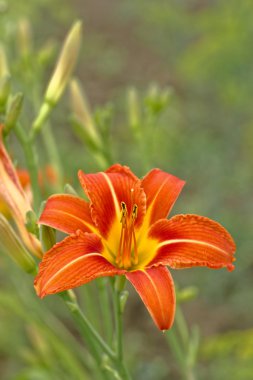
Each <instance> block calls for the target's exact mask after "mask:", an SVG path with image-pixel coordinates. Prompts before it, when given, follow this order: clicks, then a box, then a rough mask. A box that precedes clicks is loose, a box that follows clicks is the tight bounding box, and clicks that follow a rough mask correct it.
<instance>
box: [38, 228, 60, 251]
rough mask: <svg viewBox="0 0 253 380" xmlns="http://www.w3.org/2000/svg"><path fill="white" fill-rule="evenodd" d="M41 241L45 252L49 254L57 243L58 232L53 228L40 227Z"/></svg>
mask: <svg viewBox="0 0 253 380" xmlns="http://www.w3.org/2000/svg"><path fill="white" fill-rule="evenodd" d="M40 241H41V245H42V250H43V252H47V251H48V250H49V249H51V248H52V247H53V245H55V243H56V232H55V230H54V229H53V228H51V227H48V226H44V225H42V224H41V225H40Z"/></svg>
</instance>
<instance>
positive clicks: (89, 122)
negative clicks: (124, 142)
mask: <svg viewBox="0 0 253 380" xmlns="http://www.w3.org/2000/svg"><path fill="white" fill-rule="evenodd" d="M70 101H71V107H72V110H73V113H74V117H75V118H76V119H77V121H78V124H79V126H80V127H81V129H82V133H83V134H84V135H85V136H86V140H87V142H88V143H90V144H92V146H93V147H96V148H98V147H100V146H101V138H100V136H99V134H98V131H97V128H96V125H95V123H94V121H93V118H92V116H91V112H90V109H89V105H88V102H87V99H86V97H85V95H84V93H83V91H82V90H81V87H80V85H79V83H78V82H77V81H76V80H72V81H71V83H70Z"/></svg>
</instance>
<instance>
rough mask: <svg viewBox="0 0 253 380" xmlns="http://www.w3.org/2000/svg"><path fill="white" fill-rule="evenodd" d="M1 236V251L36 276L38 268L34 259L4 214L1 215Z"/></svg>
mask: <svg viewBox="0 0 253 380" xmlns="http://www.w3.org/2000/svg"><path fill="white" fill-rule="evenodd" d="M0 236H1V239H0V251H1V252H3V253H5V254H6V255H8V256H10V257H11V258H12V259H13V260H14V261H15V263H16V264H18V265H19V266H20V267H21V268H22V269H23V270H24V271H25V272H27V273H32V274H35V273H36V271H37V267H36V263H35V261H34V259H33V258H32V256H31V255H30V253H29V252H28V251H27V249H26V248H25V246H24V245H23V244H22V242H21V240H20V239H19V238H18V236H17V235H16V233H15V231H14V230H13V228H12V227H11V225H10V224H9V222H8V221H7V219H6V218H5V217H4V216H3V215H2V214H0Z"/></svg>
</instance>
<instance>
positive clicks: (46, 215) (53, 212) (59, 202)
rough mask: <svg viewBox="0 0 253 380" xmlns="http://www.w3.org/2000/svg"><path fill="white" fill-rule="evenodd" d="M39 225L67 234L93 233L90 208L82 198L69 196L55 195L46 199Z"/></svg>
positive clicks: (93, 227) (94, 229)
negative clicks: (78, 232) (77, 232)
mask: <svg viewBox="0 0 253 380" xmlns="http://www.w3.org/2000/svg"><path fill="white" fill-rule="evenodd" d="M39 223H41V224H45V225H47V226H50V227H53V228H55V229H57V230H60V231H62V232H65V233H67V234H73V233H75V232H76V231H77V230H81V231H84V232H95V231H96V228H95V226H94V223H93V221H92V219H91V216H90V206H89V203H88V202H85V200H83V199H82V198H79V197H76V196H74V195H70V194H56V195H52V196H51V197H49V198H48V200H47V203H46V205H45V208H44V210H43V212H42V214H41V217H40V219H39Z"/></svg>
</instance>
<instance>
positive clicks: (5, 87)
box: [0, 75, 11, 112]
mask: <svg viewBox="0 0 253 380" xmlns="http://www.w3.org/2000/svg"><path fill="white" fill-rule="evenodd" d="M10 90H11V78H10V76H9V75H4V76H3V77H2V78H1V79H0V110H1V112H5V107H6V104H7V101H8V98H9V95H10Z"/></svg>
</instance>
